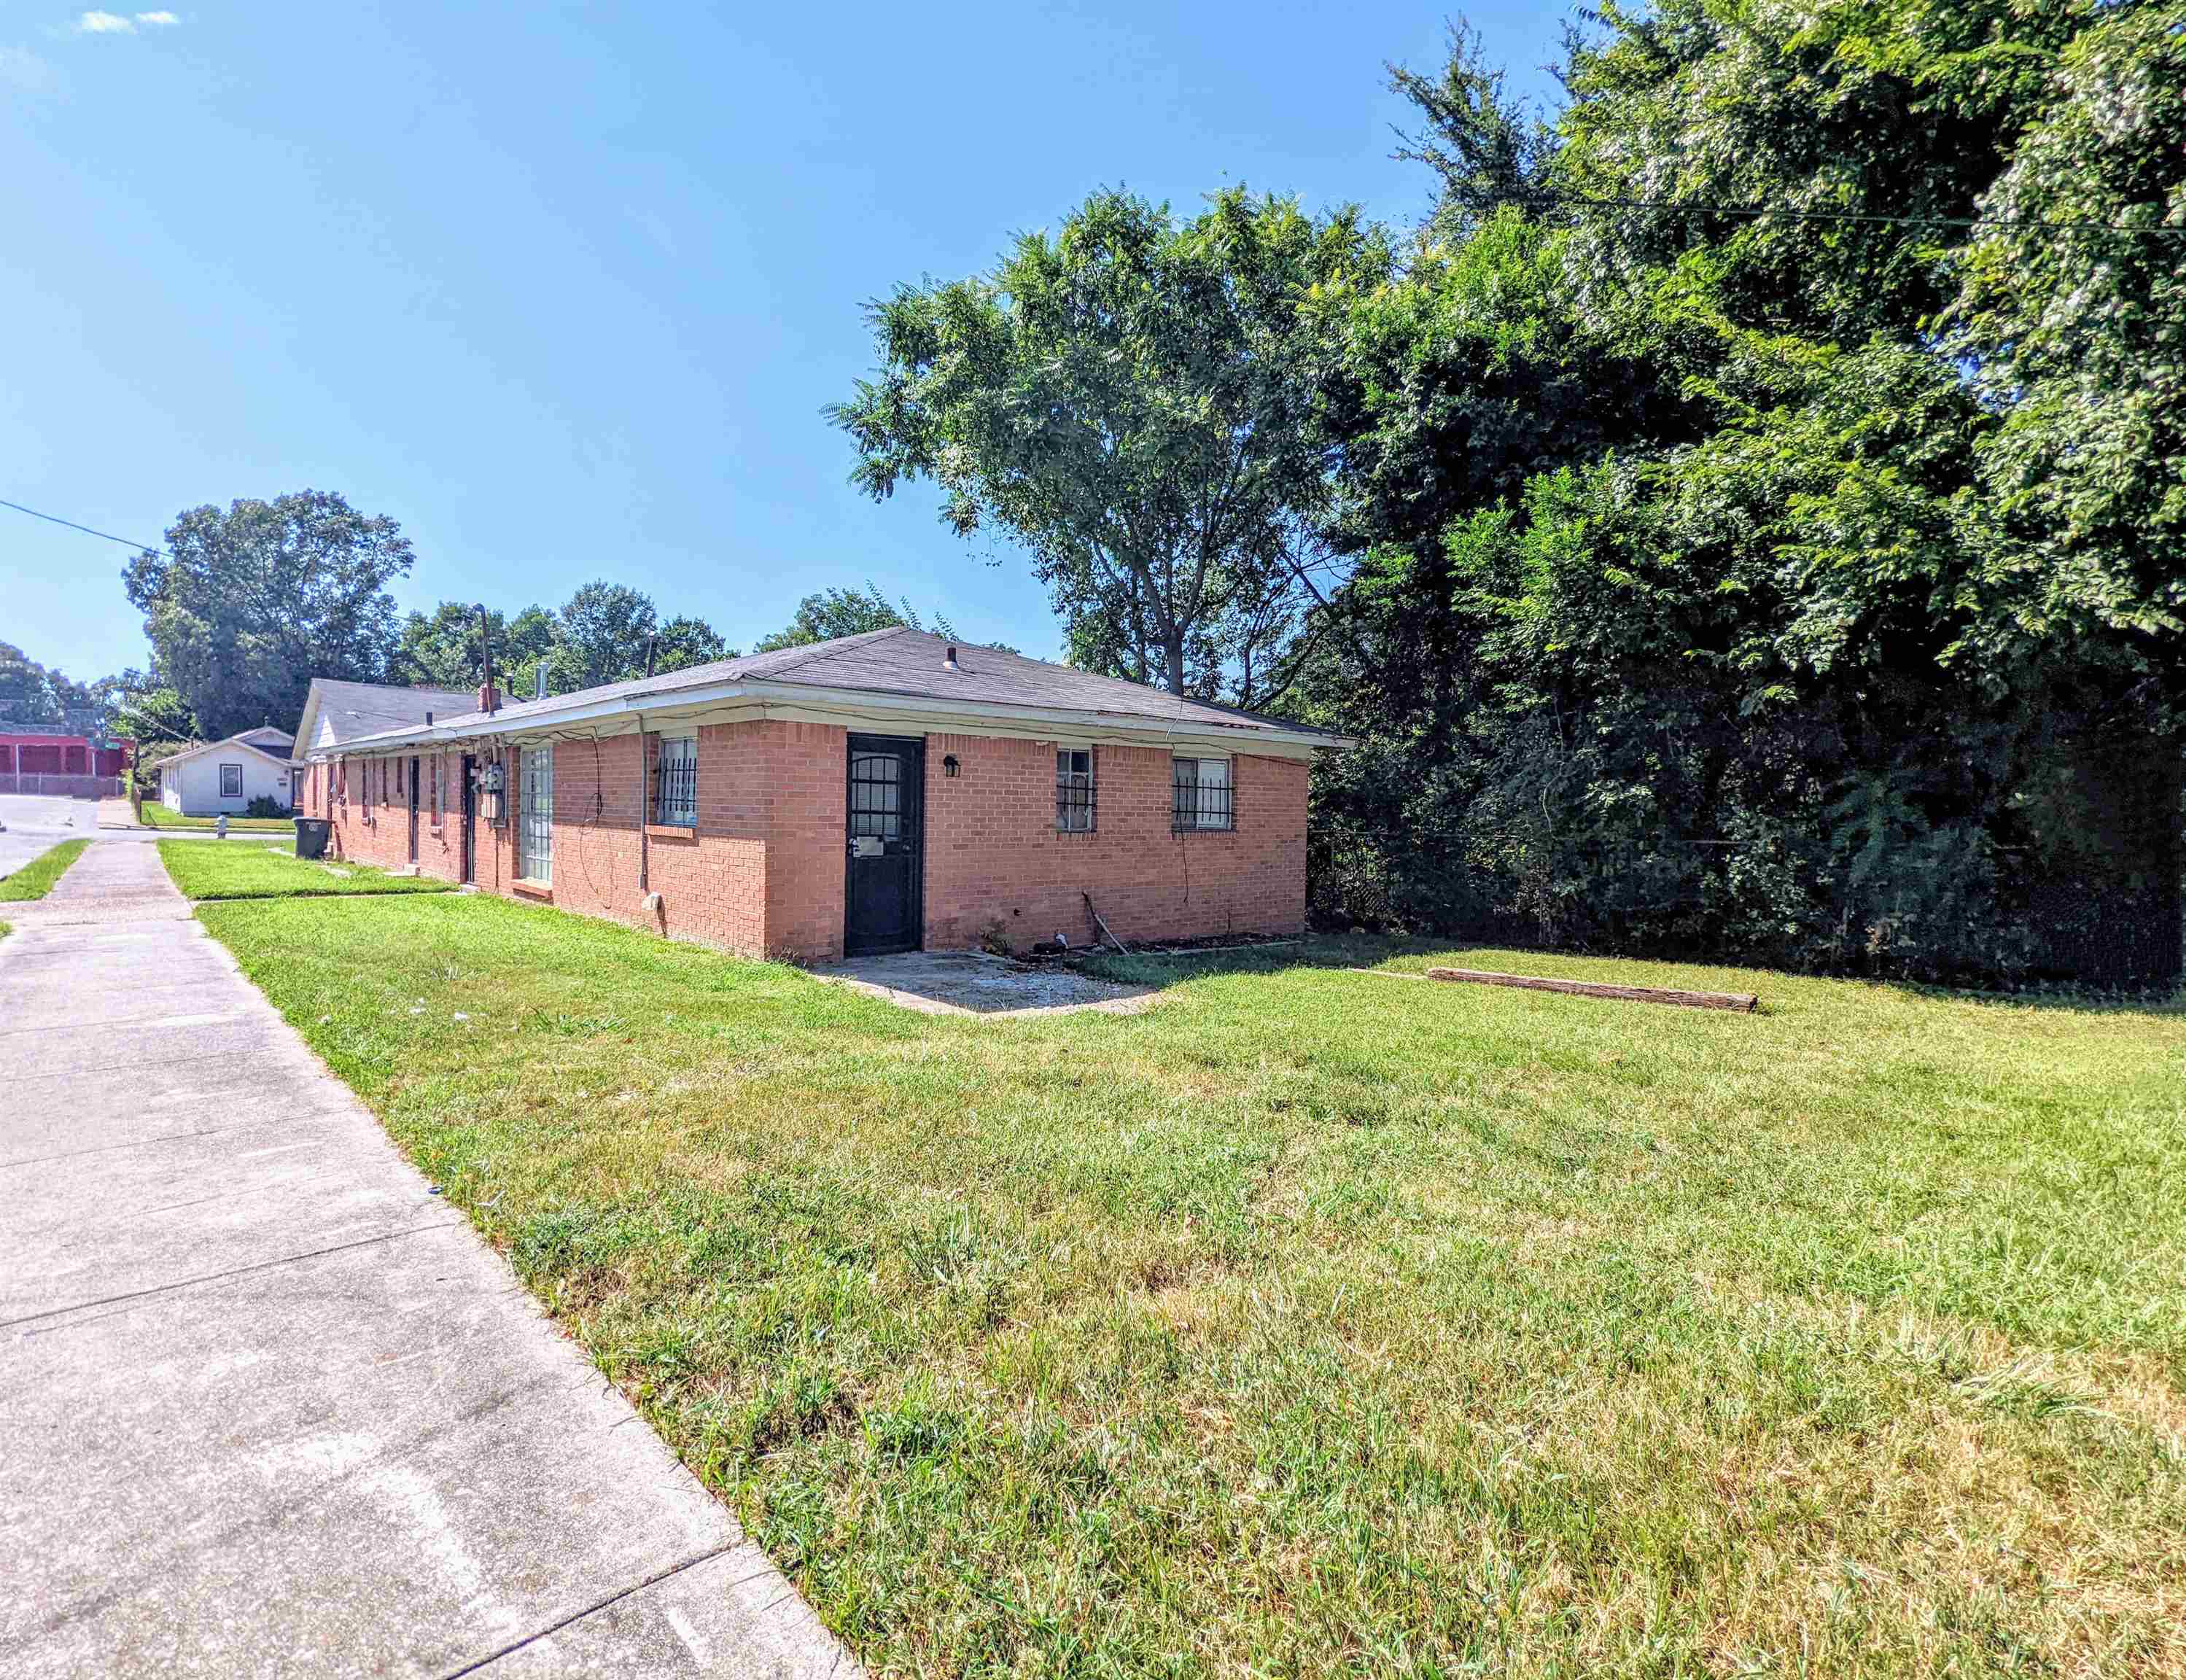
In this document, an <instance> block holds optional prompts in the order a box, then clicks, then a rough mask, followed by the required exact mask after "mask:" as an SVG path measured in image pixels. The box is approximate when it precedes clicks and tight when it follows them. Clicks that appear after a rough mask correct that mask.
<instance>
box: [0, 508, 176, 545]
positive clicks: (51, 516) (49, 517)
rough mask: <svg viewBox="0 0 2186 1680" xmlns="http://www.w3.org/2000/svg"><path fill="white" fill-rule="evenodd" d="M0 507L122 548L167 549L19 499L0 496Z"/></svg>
mask: <svg viewBox="0 0 2186 1680" xmlns="http://www.w3.org/2000/svg"><path fill="white" fill-rule="evenodd" d="M0 507H12V508H14V510H15V511H16V512H18V513H27V514H29V515H30V516H31V518H33V519H43V520H44V521H45V522H46V523H47V524H49V525H66V526H67V527H68V528H69V529H70V530H72V531H81V532H82V533H83V534H84V535H86V536H95V537H104V539H105V540H107V541H109V542H118V543H120V544H121V546H123V547H124V548H134V549H138V550H141V551H143V552H145V553H149V554H165V552H167V551H166V550H165V549H164V548H162V547H160V545H159V544H158V543H156V542H132V541H131V540H129V539H128V538H127V537H118V536H116V535H114V533H113V532H111V531H95V530H93V529H92V528H91V527H90V526H88V525H79V524H76V521H75V520H73V519H64V518H61V516H60V515H59V514H58V513H41V512H38V510H37V509H36V508H35V507H24V506H23V504H22V503H21V502H20V501H8V498H7V497H5V496H0Z"/></svg>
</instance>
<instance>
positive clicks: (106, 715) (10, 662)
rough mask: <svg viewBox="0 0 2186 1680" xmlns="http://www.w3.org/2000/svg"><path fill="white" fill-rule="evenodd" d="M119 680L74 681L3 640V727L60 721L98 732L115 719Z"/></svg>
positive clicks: (0, 701) (0, 698)
mask: <svg viewBox="0 0 2186 1680" xmlns="http://www.w3.org/2000/svg"><path fill="white" fill-rule="evenodd" d="M114 691H115V680H114V679H112V678H104V679H102V680H99V681H98V682H93V683H81V682H75V681H71V680H70V679H69V678H68V677H67V676H65V675H63V674H62V673H61V672H60V671H59V670H56V669H52V668H50V667H48V666H45V665H42V664H39V663H38V662H37V661H36V659H33V658H31V656H30V655H29V654H27V653H25V652H24V651H23V650H22V649H21V648H20V647H15V646H14V644H13V643H11V642H5V641H0V729H4V728H5V727H6V726H7V725H8V724H10V723H27V724H59V725H65V726H67V727H69V728H71V729H76V730H80V731H83V732H85V733H87V734H98V733H101V732H103V731H105V730H106V729H107V728H109V726H110V725H111V723H112V721H113V709H114Z"/></svg>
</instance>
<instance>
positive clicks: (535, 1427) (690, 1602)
mask: <svg viewBox="0 0 2186 1680" xmlns="http://www.w3.org/2000/svg"><path fill="white" fill-rule="evenodd" d="M5 911H6V914H5V917H4V919H5V920H7V921H11V922H13V923H14V926H15V930H16V931H15V932H14V935H13V936H12V937H10V938H6V939H4V940H0V1206H3V1207H5V1208H6V1209H7V1215H6V1217H5V1218H4V1219H0V1441H4V1443H5V1445H4V1447H0V1558H5V1559H6V1560H7V1565H6V1567H5V1569H4V1570H0V1673H5V1674H8V1675H9V1676H14V1677H21V1676H46V1675H92V1674H96V1675H154V1674H157V1675H163V1676H164V1675H180V1674H285V1673H293V1674H311V1675H365V1674H373V1675H383V1674H404V1675H443V1676H454V1675H461V1674H474V1673H485V1674H489V1675H503V1674H507V1675H516V1674H602V1675H607V1674H613V1675H618V1676H623V1675H655V1674H728V1675H739V1676H743V1675H782V1676H820V1675H827V1674H842V1675H846V1676H854V1675H855V1672H856V1671H855V1665H854V1664H852V1663H851V1661H850V1660H849V1658H848V1656H847V1655H845V1654H844V1652H843V1651H842V1649H841V1648H840V1647H839V1646H838V1644H836V1643H835V1642H834V1641H833V1640H832V1638H830V1637H829V1636H828V1635H827V1632H826V1631H825V1630H824V1629H823V1628H821V1627H820V1626H819V1624H818V1622H817V1621H816V1619H815V1618H814V1617H813V1616H812V1615H811V1613H810V1610H808V1609H807V1608H806V1607H805V1605H804V1602H803V1601H802V1600H801V1599H799V1598H798V1596H797V1594H796V1593H795V1592H794V1591H793V1589H792V1588H790V1587H789V1585H788V1582H785V1581H784V1580H783V1578H782V1576H781V1575H780V1573H779V1572H778V1571H776V1570H775V1569H774V1567H773V1566H772V1565H771V1564H770V1563H768V1562H767V1560H766V1559H765V1556H764V1555H763V1554H760V1553H759V1551H758V1549H757V1548H754V1546H752V1545H751V1544H750V1543H748V1542H747V1541H745V1540H744V1539H743V1537H742V1535H741V1534H740V1533H739V1532H738V1531H737V1525H736V1523H735V1522H734V1520H732V1519H731V1516H730V1515H729V1514H728V1512H727V1511H726V1509H724V1508H723V1507H722V1506H721V1505H720V1504H719V1502H717V1501H716V1500H715V1499H714V1498H712V1497H711V1496H709V1494H708V1493H707V1492H705V1491H704V1490H703V1488H701V1487H699V1486H698V1483H697V1481H694V1480H693V1479H692V1476H690V1475H689V1473H688V1472H687V1471H686V1470H684V1469H683V1468H682V1466H681V1465H680V1464H677V1463H676V1462H675V1459H674V1458H673V1457H672V1456H671V1455H670V1453H668V1452H667V1450H666V1449H665V1448H664V1447H663V1446H662V1445H661V1444H660V1442H659V1439H658V1438H657V1437H656V1436H654V1435H653V1431H651V1430H650V1429H648V1428H647V1426H646V1425H645V1424H644V1422H643V1421H642V1420H641V1419H640V1418H638V1416H637V1415H636V1413H634V1412H633V1411H632V1410H631V1408H630V1407H629V1406H628V1405H627V1404H626V1403H625V1402H624V1401H623V1399H622V1398H621V1397H620V1396H619V1395H618V1394H616V1393H615V1392H614V1391H613V1390H612V1389H611V1388H610V1387H608V1385H607V1384H606V1383H605V1382H604V1381H603V1380H602V1379H601V1377H600V1376H599V1375H598V1373H597V1371H596V1370H594V1369H592V1367H591V1365H590V1364H588V1363H587V1362H586V1360H585V1359H584V1358H582V1357H581V1356H580V1354H579V1353H578V1352H576V1350H575V1347H573V1346H572V1345H571V1344H570V1343H569V1342H568V1341H566V1340H564V1339H563V1337H562V1336H560V1335H559V1334H558V1333H557V1332H556V1330H554V1329H553V1327H552V1325H551V1324H549V1323H548V1322H547V1320H546V1319H545V1318H544V1317H543V1315H542V1314H541V1312H540V1311H539V1309H538V1308H537V1307H536V1306H535V1304H534V1303H533V1302H532V1301H531V1298H530V1296H529V1295H527V1294H526V1293H525V1292H524V1290H523V1288H522V1287H521V1285H518V1282H517V1281H516V1280H515V1278H514V1277H513V1274H511V1273H510V1271H509V1270H508V1268H507V1266H506V1265H505V1264H504V1263H502V1260H501V1259H500V1258H499V1257H497V1256H496V1255H495V1254H494V1253H493V1252H492V1251H491V1250H490V1249H489V1248H488V1247H487V1246H485V1244H484V1243H483V1242H481V1241H480V1240H479V1238H478V1237H477V1236H476V1235H474V1233H473V1232H472V1231H471V1229H470V1227H469V1226H468V1224H467V1223H466V1222H465V1221H464V1220H463V1219H462V1218H461V1216H460V1215H458V1214H457V1212H455V1210H453V1209H452V1208H451V1207H448V1206H447V1205H446V1203H445V1202H444V1201H440V1199H439V1198H438V1197H437V1196H434V1194H433V1193H432V1189H431V1187H430V1186H429V1184H427V1183H426V1182H425V1180H424V1179H423V1178H422V1177H420V1176H419V1174H418V1173H417V1172H416V1171H415V1170H414V1169H413V1168H411V1167H410V1166H409V1165H408V1163H407V1162H405V1161H404V1160H403V1159H402V1158H401V1156H400V1154H399V1153H398V1152H397V1151H395V1148H394V1147H393V1146H392V1145H390V1143H389V1142H388V1140H387V1139H386V1137H385V1134H384V1133H383V1132H382V1131H381V1129H380V1128H379V1125H378V1122H377V1121H375V1120H374V1119H373V1117H372V1116H371V1115H370V1113H369V1112H367V1111H366V1110H365V1109H364V1108H363V1107H362V1105H360V1104H359V1103H358V1102H357V1100H356V1098H355V1097H354V1096H352V1095H350V1092H349V1091H348V1089H346V1088H345V1086H343V1085H342V1084H339V1082H338V1081H336V1080H335V1079H334V1078H332V1077H331V1076H330V1075H329V1074H328V1073H327V1072H325V1071H324V1069H322V1067H320V1066H319V1065H318V1063H317V1061H316V1060H315V1059H314V1058H313V1057H312V1056H311V1053H310V1052H309V1051H308V1050H306V1049H305V1046H304V1044H303V1043H302V1041H301V1040H300V1039H299V1038H298V1037H297V1036H296V1034H295V1033H294V1032H292V1031H291V1030H290V1029H289V1028H288V1026H287V1025H286V1024H285V1023H284V1022H282V1021H281V1019H280V1018H279V1016H277V1015H276V1014H275V1013H274V1011H273V1010H272V1007H271V1006H270V1005H267V1004H266V1001H265V1000H264V999H263V998H262V997H261V996H260V994H258V992H257V991H256V989H255V988H253V987H252V986H250V985H249V983H248V982H246V981H245V980H244V979H243V977H241V975H240V974H239V973H238V971H237V970H236V968H235V966H234V965H233V961H232V960H231V959H230V958H229V957H228V956H227V953H226V951H225V950H223V949H221V947H220V946H219V945H218V944H216V943H215V942H214V941H213V940H212V939H210V938H208V937H207V936H206V935H205V932H204V930H203V928H202V927H199V925H198V924H197V923H196V922H195V921H192V920H190V919H189V917H188V907H187V906H186V905H185V904H183V902H182V899H181V897H180V896H179V895H178V894H177V893H176V892H175V890H174V888H173V887H172V886H171V884H170V883H169V882H168V881H167V879H166V876H165V872H164V871H162V870H161V868H160V862H159V857H158V854H157V853H156V851H154V848H151V847H149V846H144V845H141V844H133V843H128V842H126V841H110V842H101V843H98V844H95V845H93V846H92V848H90V849H89V850H88V851H87V853H86V854H84V856H83V858H82V859H81V860H80V861H79V862H78V863H77V864H76V866H75V867H74V868H73V869H71V870H70V871H69V872H68V874H67V875H65V876H63V877H62V879H61V882H60V883H59V885H58V886H57V887H56V888H54V890H53V893H51V894H50V895H49V896H48V898H47V899H43V900H42V901H40V902H38V903H36V904H10V905H8V906H6V907H5Z"/></svg>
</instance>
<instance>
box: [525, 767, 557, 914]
mask: <svg viewBox="0 0 2186 1680" xmlns="http://www.w3.org/2000/svg"><path fill="white" fill-rule="evenodd" d="M516 873H517V875H518V877H519V878H520V879H522V880H524V881H528V882H531V883H532V884H533V885H535V886H539V887H552V885H553V884H554V748H553V744H552V742H549V743H548V744H547V745H546V746H544V747H526V748H524V749H523V751H522V752H521V753H518V757H517V807H516Z"/></svg>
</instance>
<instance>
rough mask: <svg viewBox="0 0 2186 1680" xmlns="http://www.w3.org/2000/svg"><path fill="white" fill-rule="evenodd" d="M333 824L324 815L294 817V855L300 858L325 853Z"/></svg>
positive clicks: (317, 856) (316, 856)
mask: <svg viewBox="0 0 2186 1680" xmlns="http://www.w3.org/2000/svg"><path fill="white" fill-rule="evenodd" d="M333 834H334V824H332V823H331V822H328V820H326V818H324V817H298V818H297V819H296V855H297V856H298V857H300V858H322V857H324V856H326V854H327V842H328V839H329V838H331V837H333Z"/></svg>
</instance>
